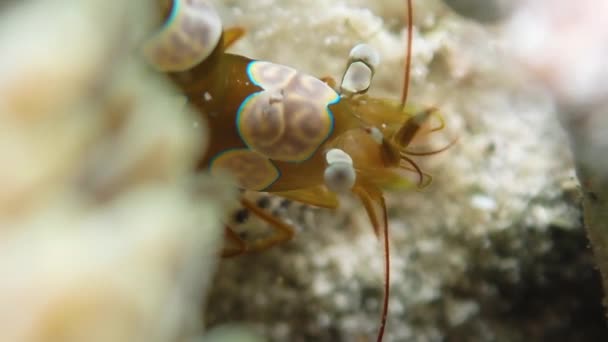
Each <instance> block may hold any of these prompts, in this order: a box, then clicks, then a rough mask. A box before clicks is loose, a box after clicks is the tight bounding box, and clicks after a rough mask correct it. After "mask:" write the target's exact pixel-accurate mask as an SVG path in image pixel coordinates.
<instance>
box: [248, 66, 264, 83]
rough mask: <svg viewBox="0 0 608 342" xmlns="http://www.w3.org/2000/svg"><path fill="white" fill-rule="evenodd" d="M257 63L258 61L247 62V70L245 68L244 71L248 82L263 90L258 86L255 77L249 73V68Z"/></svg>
mask: <svg viewBox="0 0 608 342" xmlns="http://www.w3.org/2000/svg"><path fill="white" fill-rule="evenodd" d="M256 63H258V61H251V62H249V64H247V68H245V71H246V72H247V77H249V80H251V82H252V83H253V84H255V85H256V86H258V87H260V88H262V89H263V88H264V87H262V86H261V85H260V82H258V81H257V80H256V79H255V77H254V76H253V73H252V72H251V68H253V65H254V64H256Z"/></svg>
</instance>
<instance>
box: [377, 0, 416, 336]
mask: <svg viewBox="0 0 608 342" xmlns="http://www.w3.org/2000/svg"><path fill="white" fill-rule="evenodd" d="M412 17H413V15H412V0H407V50H406V55H405V76H404V79H403V93H402V94H401V109H402V110H403V109H405V103H406V102H407V93H408V91H409V83H410V66H411V64H412V28H413V24H412V21H413V20H412ZM406 160H409V158H407V159H406ZM411 164H412V165H413V166H414V168H415V169H417V172H418V171H419V170H420V169H419V168H418V165H416V163H414V162H411ZM383 207H384V215H385V216H384V217H385V220H386V206H384V204H383ZM384 230H385V231H384V267H385V269H384V300H383V303H382V319H381V323H380V329H379V330H378V338H377V339H376V341H377V342H382V338H383V337H384V328H385V327H386V316H387V315H388V298H389V290H390V284H389V283H390V253H389V245H388V243H389V239H388V225H387V224H386V221H385V227H384Z"/></svg>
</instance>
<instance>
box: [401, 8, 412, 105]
mask: <svg viewBox="0 0 608 342" xmlns="http://www.w3.org/2000/svg"><path fill="white" fill-rule="evenodd" d="M412 13H413V9H412V0H407V47H406V50H405V51H406V52H405V74H404V76H403V92H402V93H401V109H404V108H405V103H406V102H407V95H408V92H409V90H410V68H411V65H412V41H413V38H412V31H413V27H414V25H413V23H412V22H413V14H412Z"/></svg>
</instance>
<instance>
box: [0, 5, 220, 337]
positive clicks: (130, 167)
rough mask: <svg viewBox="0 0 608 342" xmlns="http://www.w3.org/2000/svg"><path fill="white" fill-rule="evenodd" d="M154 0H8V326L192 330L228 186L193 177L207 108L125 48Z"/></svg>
mask: <svg viewBox="0 0 608 342" xmlns="http://www.w3.org/2000/svg"><path fill="white" fill-rule="evenodd" d="M147 8H149V6H147V2H144V1H128V2H123V1H105V0H103V1H97V0H95V1H81V2H74V1H23V2H14V3H9V4H4V5H3V8H2V12H1V13H0V43H1V44H3V46H4V47H6V48H5V49H3V53H2V54H0V135H1V136H2V139H0V165H2V167H1V168H0V279H1V280H0V302H2V306H1V307H0V340H2V341H14V342H19V341H23V342H25V341H104V342H105V341H172V340H182V339H183V338H184V337H188V336H194V335H196V334H199V333H200V330H201V326H200V323H201V321H200V317H199V316H200V315H199V305H200V303H201V302H202V301H203V297H204V294H205V290H204V289H205V288H206V287H207V285H208V283H209V280H210V276H211V274H212V273H213V271H214V269H215V267H214V266H215V260H216V255H217V251H218V249H219V247H220V236H221V235H220V230H219V227H218V218H219V217H218V216H219V215H220V214H221V210H220V209H221V207H222V206H223V205H224V203H223V202H224V201H228V200H230V199H231V196H232V193H231V191H229V190H227V187H226V186H223V185H222V183H221V182H217V181H215V182H213V183H210V182H209V181H208V180H207V179H206V178H205V177H200V178H193V177H192V175H191V173H192V172H191V170H192V169H193V167H194V165H195V162H196V161H197V158H199V156H200V153H201V149H203V148H204V147H205V144H206V142H205V141H204V133H205V132H204V127H205V126H204V122H199V121H197V120H195V119H194V118H195V116H193V115H192V113H190V112H189V111H188V110H187V109H186V108H184V106H183V102H182V101H181V100H180V99H179V98H178V97H176V95H175V92H174V90H173V89H172V88H171V87H170V86H169V85H168V84H166V83H165V82H164V81H162V80H161V79H160V77H158V75H156V74H153V73H151V72H150V71H149V70H148V69H147V68H146V67H145V66H144V65H143V64H142V63H141V61H140V58H139V57H138V56H137V54H134V53H133V52H134V51H137V47H138V44H139V42H140V41H141V39H142V38H143V37H144V36H143V33H145V32H147V31H148V30H149V24H148V19H147V18H148V15H149V13H148V12H147V11H146V9H147ZM134 13H135V14H134ZM209 194H213V197H214V199H213V200H210V196H209ZM223 194H225V196H223ZM224 197H225V199H223V198H224Z"/></svg>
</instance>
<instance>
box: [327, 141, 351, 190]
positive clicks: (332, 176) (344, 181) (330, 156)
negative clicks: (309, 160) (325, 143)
mask: <svg viewBox="0 0 608 342" xmlns="http://www.w3.org/2000/svg"><path fill="white" fill-rule="evenodd" d="M325 159H326V161H327V167H326V168H325V173H324V175H323V176H324V179H325V185H326V186H327V188H328V189H329V190H330V191H332V192H335V193H346V192H349V191H350V190H351V189H352V187H353V186H354V185H355V180H356V178H357V175H356V173H355V169H354V167H353V160H352V159H351V157H350V156H349V155H348V154H347V153H346V152H344V151H342V150H340V149H337V148H334V149H331V150H329V151H328V152H327V154H326V155H325Z"/></svg>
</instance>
